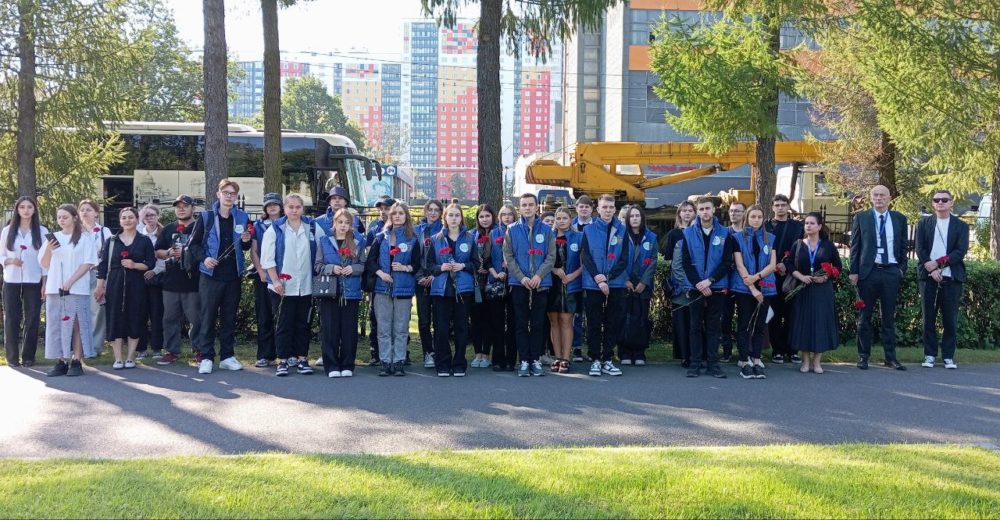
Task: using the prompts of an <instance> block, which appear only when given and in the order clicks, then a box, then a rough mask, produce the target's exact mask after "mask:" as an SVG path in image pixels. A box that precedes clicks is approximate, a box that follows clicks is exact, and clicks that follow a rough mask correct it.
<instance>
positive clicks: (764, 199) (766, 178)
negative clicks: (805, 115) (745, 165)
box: [753, 17, 781, 218]
mask: <svg viewBox="0 0 1000 520" xmlns="http://www.w3.org/2000/svg"><path fill="white" fill-rule="evenodd" d="M763 22H764V23H763V25H764V27H767V28H768V29H769V30H770V34H769V35H768V39H769V41H768V47H769V48H770V51H771V53H772V54H773V55H774V56H779V55H780V54H781V32H780V26H779V24H778V23H771V21H770V20H769V19H768V17H765V18H764V20H763ZM779 95H780V93H779V91H778V87H777V86H774V87H773V88H772V89H771V91H770V92H768V93H767V95H766V96H765V98H764V99H763V100H762V101H763V105H764V107H765V110H767V121H768V122H771V123H773V124H774V125H775V126H777V124H778V103H779V100H780V97H779ZM775 141H776V139H775V138H774V137H763V136H757V177H756V182H755V183H754V186H753V191H754V195H755V196H756V199H757V204H760V206H761V207H762V208H764V218H771V199H773V198H774V187H775V185H776V184H777V180H776V179H777V174H776V172H775V171H774V170H775V164H774V142H775Z"/></svg>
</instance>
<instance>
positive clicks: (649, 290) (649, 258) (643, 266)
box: [625, 229, 657, 296]
mask: <svg viewBox="0 0 1000 520" xmlns="http://www.w3.org/2000/svg"><path fill="white" fill-rule="evenodd" d="M629 249H630V250H629V252H628V267H626V269H625V270H626V272H628V273H629V276H628V277H629V279H631V280H633V282H632V283H637V282H638V281H639V280H641V279H642V276H643V275H644V274H645V273H646V271H647V270H649V269H652V270H653V272H655V271H656V262H657V258H656V255H657V249H656V233H653V232H652V231H650V230H649V229H647V230H646V233H645V234H644V235H643V237H642V241H641V242H639V247H635V248H632V247H630V248H629ZM654 280H655V278H654ZM642 294H643V296H652V294H653V284H649V286H648V287H646V290H645V291H643V293H642Z"/></svg>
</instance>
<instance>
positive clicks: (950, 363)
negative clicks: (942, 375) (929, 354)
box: [944, 359, 958, 369]
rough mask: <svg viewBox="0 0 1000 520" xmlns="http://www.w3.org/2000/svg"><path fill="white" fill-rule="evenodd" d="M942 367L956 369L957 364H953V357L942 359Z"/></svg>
mask: <svg viewBox="0 0 1000 520" xmlns="http://www.w3.org/2000/svg"><path fill="white" fill-rule="evenodd" d="M944 367H945V368H950V369H956V368H958V365H956V364H955V360H954V359H946V360H944Z"/></svg>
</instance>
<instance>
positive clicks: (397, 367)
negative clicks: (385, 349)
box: [392, 361, 406, 377]
mask: <svg viewBox="0 0 1000 520" xmlns="http://www.w3.org/2000/svg"><path fill="white" fill-rule="evenodd" d="M404 366H406V362H402V363H401V362H399V361H397V362H395V363H393V364H392V375H394V376H397V377H398V376H405V375H406V371H405V370H404V369H403V367H404Z"/></svg>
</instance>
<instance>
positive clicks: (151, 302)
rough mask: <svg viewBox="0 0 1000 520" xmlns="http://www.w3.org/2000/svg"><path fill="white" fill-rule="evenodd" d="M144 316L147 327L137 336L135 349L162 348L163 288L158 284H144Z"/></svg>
mask: <svg viewBox="0 0 1000 520" xmlns="http://www.w3.org/2000/svg"><path fill="white" fill-rule="evenodd" d="M146 316H147V318H148V320H149V322H148V323H147V325H148V327H147V328H146V330H145V331H143V334H142V336H139V344H138V346H136V350H137V351H139V352H145V351H146V350H147V349H148V348H149V347H153V351H154V352H159V351H161V350H163V288H162V287H160V286H158V285H147V286H146Z"/></svg>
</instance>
